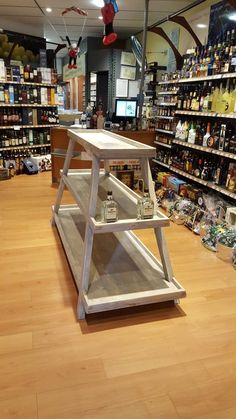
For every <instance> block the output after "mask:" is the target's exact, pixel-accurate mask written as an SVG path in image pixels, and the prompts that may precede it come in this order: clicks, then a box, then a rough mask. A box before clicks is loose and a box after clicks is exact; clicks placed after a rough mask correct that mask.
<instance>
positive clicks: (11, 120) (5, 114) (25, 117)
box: [0, 108, 59, 127]
mask: <svg viewBox="0 0 236 419" xmlns="http://www.w3.org/2000/svg"><path fill="white" fill-rule="evenodd" d="M58 123H59V116H58V113H57V110H56V109H54V110H51V109H49V110H48V109H41V108H40V109H32V108H24V109H18V108H3V109H0V126H4V127H5V126H13V125H50V124H53V125H56V124H58Z"/></svg>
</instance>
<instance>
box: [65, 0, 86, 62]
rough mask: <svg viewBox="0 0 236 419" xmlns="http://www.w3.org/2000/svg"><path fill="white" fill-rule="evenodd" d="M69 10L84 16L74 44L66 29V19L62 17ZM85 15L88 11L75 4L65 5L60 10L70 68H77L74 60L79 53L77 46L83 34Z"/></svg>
mask: <svg viewBox="0 0 236 419" xmlns="http://www.w3.org/2000/svg"><path fill="white" fill-rule="evenodd" d="M71 11H72V12H75V13H78V14H79V15H81V16H84V23H83V27H82V30H81V33H80V36H79V39H78V42H77V44H76V42H73V43H71V41H70V38H69V34H68V31H67V26H66V21H65V19H64V15H65V14H66V13H68V12H71ZM87 16H88V13H87V12H86V11H85V10H82V9H80V8H79V7H75V6H71V7H67V8H66V9H65V10H64V11H63V12H62V19H63V22H64V26H65V31H66V41H67V44H68V56H69V64H68V68H70V69H71V68H77V65H76V60H77V57H78V54H79V47H80V43H81V41H82V36H83V32H84V27H85V23H86V20H87Z"/></svg>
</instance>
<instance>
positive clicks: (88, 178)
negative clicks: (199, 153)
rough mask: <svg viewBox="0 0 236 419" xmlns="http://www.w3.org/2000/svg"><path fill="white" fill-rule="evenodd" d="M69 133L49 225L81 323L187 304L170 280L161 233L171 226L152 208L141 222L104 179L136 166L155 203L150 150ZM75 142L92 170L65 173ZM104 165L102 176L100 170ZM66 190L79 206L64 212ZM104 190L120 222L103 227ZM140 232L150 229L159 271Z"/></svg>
mask: <svg viewBox="0 0 236 419" xmlns="http://www.w3.org/2000/svg"><path fill="white" fill-rule="evenodd" d="M68 134H69V137H70V142H69V147H68V150H67V155H66V159H65V164H64V168H63V171H62V176H61V181H60V186H59V189H58V193H57V198H56V202H55V206H54V208H53V220H54V222H55V224H56V226H57V229H58V232H59V235H60V237H61V240H62V243H63V246H64V249H65V252H66V255H67V257H68V261H69V264H70V267H71V269H72V272H73V275H74V279H75V282H76V285H77V288H78V290H79V302H78V317H79V318H80V319H83V318H84V317H85V313H93V312H99V311H107V310H113V309H119V308H123V307H130V306H136V305H144V304H151V303H155V302H161V301H168V300H174V301H176V300H178V299H179V298H182V297H184V296H185V290H184V289H183V288H182V287H181V285H180V284H178V282H177V281H176V280H175V279H174V278H173V273H172V268H171V264H170V261H169V256H168V251H167V248H166V244H165V240H164V235H163V231H162V228H163V227H166V226H168V225H169V219H168V218H167V217H166V216H165V215H163V214H162V213H160V212H159V211H156V209H155V214H154V217H153V218H152V219H148V220H138V219H137V218H136V217H137V200H138V199H139V198H140V196H139V195H137V194H136V193H135V192H134V191H132V190H131V189H130V188H128V187H127V186H126V185H124V184H123V183H122V182H120V181H119V180H118V179H117V178H116V177H115V176H113V175H111V174H110V173H109V165H108V161H109V160H111V159H117V158H118V159H122V158H136V159H140V161H141V166H142V176H143V179H144V182H145V186H147V187H148V188H149V191H150V195H151V197H152V198H153V200H154V199H155V191H154V186H153V182H152V179H151V172H150V167H149V158H152V157H154V156H155V149H154V148H153V147H150V146H146V145H144V144H141V143H138V142H136V141H133V140H129V139H127V138H124V137H121V136H120V135H117V134H114V133H108V132H107V131H103V130H86V131H84V130H77V129H74V130H73V129H71V130H68ZM76 143H78V144H80V145H81V146H83V147H84V148H85V150H86V151H87V152H89V153H90V155H91V156H92V170H91V171H90V170H69V169H68V168H69V165H70V161H71V158H72V156H73V151H74V148H75V145H76ZM101 160H104V162H105V170H101V169H100V161H101ZM65 186H66V187H67V188H68V189H69V191H70V192H71V194H72V195H73V197H74V199H75V202H76V204H73V205H61V199H62V195H63V191H64V188H65ZM108 190H112V192H113V196H114V199H115V200H116V202H117V203H118V206H119V220H118V221H116V222H112V223H103V222H101V221H100V219H99V218H100V209H101V203H102V201H104V200H105V199H106V194H107V191H108ZM154 202H155V201H154ZM144 228H153V229H154V232H155V236H156V240H157V245H158V248H159V252H160V255H161V261H162V264H161V263H160V262H159V261H158V260H157V259H156V258H155V257H154V256H153V255H152V253H151V252H150V251H149V250H148V249H147V248H146V247H145V246H144V245H143V243H142V242H141V241H140V240H139V239H138V238H137V237H136V235H135V234H134V233H133V232H132V231H130V230H134V229H144Z"/></svg>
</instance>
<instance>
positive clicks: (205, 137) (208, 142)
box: [175, 120, 236, 154]
mask: <svg viewBox="0 0 236 419" xmlns="http://www.w3.org/2000/svg"><path fill="white" fill-rule="evenodd" d="M175 138H176V139H178V140H181V141H186V142H188V143H190V144H197V145H201V146H204V147H210V148H214V149H217V150H220V151H227V152H230V153H235V154H236V124H235V123H227V124H226V123H225V122H224V123H222V122H220V121H219V122H214V123H211V122H207V123H206V122H203V121H198V120H197V121H187V120H185V121H181V120H179V122H178V124H177V127H176V133H175Z"/></svg>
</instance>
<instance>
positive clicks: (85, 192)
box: [63, 169, 169, 233]
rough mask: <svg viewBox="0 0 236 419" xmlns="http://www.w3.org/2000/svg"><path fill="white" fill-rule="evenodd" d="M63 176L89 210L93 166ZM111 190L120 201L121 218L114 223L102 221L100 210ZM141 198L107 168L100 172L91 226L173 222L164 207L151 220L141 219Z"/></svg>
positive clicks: (117, 228)
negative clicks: (105, 170) (108, 172)
mask: <svg viewBox="0 0 236 419" xmlns="http://www.w3.org/2000/svg"><path fill="white" fill-rule="evenodd" d="M63 180H64V182H65V184H66V186H67V188H68V189H69V190H70V192H71V193H72V195H73V196H74V198H75V200H76V202H77V203H78V205H79V206H80V208H81V209H82V211H83V213H84V214H87V212H88V206H89V191H90V187H91V171H90V170H81V171H79V170H77V169H74V170H73V169H72V170H69V172H68V175H67V176H63ZM109 190H111V191H112V193H113V197H114V199H115V201H116V202H117V203H118V205H119V209H118V218H119V220H118V221H116V222H114V223H102V222H101V221H100V219H101V217H100V212H101V204H102V201H104V200H105V199H106V196H107V191H109ZM139 198H140V196H139V195H137V194H136V193H135V192H134V191H132V190H131V189H130V188H128V187H127V186H126V185H124V184H123V183H122V182H121V181H119V180H118V179H117V178H116V177H115V176H113V175H111V174H110V175H109V176H108V175H106V174H105V172H104V171H103V170H101V171H100V174H99V187H98V198H97V207H96V216H95V219H94V218H92V219H91V220H90V226H91V228H92V230H93V231H94V232H95V233H104V232H108V231H123V230H134V229H143V228H153V227H165V226H168V225H169V219H168V217H166V216H165V215H164V214H162V213H161V212H160V211H158V212H157V213H156V215H155V216H154V217H153V218H151V219H148V220H137V200H138V199H139Z"/></svg>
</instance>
